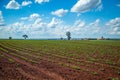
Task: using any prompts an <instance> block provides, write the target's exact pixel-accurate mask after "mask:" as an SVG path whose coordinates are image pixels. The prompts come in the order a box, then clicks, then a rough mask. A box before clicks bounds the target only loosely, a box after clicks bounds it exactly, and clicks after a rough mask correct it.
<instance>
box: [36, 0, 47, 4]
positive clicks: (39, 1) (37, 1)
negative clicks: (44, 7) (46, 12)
mask: <svg viewBox="0 0 120 80" xmlns="http://www.w3.org/2000/svg"><path fill="white" fill-rule="evenodd" d="M43 2H49V0H35V3H39V4H41V3H43Z"/></svg>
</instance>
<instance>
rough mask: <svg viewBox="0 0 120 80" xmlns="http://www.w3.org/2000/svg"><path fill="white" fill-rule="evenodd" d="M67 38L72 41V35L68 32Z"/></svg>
mask: <svg viewBox="0 0 120 80" xmlns="http://www.w3.org/2000/svg"><path fill="white" fill-rule="evenodd" d="M66 36H67V39H68V40H70V39H71V33H70V32H69V31H68V32H66Z"/></svg>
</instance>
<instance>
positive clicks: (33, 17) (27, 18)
mask: <svg viewBox="0 0 120 80" xmlns="http://www.w3.org/2000/svg"><path fill="white" fill-rule="evenodd" d="M37 18H40V15H39V14H38V13H33V14H31V15H30V16H29V17H21V20H29V21H33V20H35V19H37Z"/></svg>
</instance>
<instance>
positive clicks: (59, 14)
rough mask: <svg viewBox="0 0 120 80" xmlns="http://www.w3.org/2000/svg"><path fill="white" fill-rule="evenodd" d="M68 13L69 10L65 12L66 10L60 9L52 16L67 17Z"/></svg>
mask: <svg viewBox="0 0 120 80" xmlns="http://www.w3.org/2000/svg"><path fill="white" fill-rule="evenodd" d="M67 12H68V10H64V9H59V10H56V11H54V12H51V14H52V15H56V16H58V17H62V16H63V15H65V14H66V13H67Z"/></svg>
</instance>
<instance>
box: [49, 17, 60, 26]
mask: <svg viewBox="0 0 120 80" xmlns="http://www.w3.org/2000/svg"><path fill="white" fill-rule="evenodd" d="M61 22H62V21H61V20H60V19H56V18H54V17H53V18H52V20H51V22H50V23H48V27H51V28H55V27H56V25H58V24H60V23H61Z"/></svg>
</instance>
